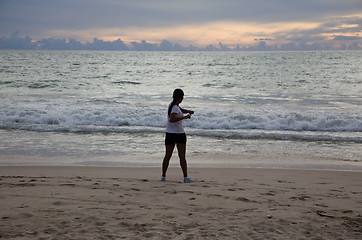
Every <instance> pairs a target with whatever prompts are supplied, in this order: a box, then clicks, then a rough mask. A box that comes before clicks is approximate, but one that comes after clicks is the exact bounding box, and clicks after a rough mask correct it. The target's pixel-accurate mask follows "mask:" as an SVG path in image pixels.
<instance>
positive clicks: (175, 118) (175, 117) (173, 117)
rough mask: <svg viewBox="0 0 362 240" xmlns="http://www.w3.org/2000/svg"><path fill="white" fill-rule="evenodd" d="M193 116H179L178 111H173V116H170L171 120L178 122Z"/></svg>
mask: <svg viewBox="0 0 362 240" xmlns="http://www.w3.org/2000/svg"><path fill="white" fill-rule="evenodd" d="M190 118H191V115H190V114H189V115H186V116H183V117H177V113H171V116H170V122H178V121H181V120H184V119H190Z"/></svg>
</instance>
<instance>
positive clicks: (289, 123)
mask: <svg viewBox="0 0 362 240" xmlns="http://www.w3.org/2000/svg"><path fill="white" fill-rule="evenodd" d="M186 126H189V127H193V128H202V129H264V130H291V131H333V132H361V131H362V115H357V114H346V113H330V112H289V111H239V112H236V111H217V112H214V111H209V112H205V113H202V114H201V115H200V116H195V118H194V119H193V121H190V122H187V123H186Z"/></svg>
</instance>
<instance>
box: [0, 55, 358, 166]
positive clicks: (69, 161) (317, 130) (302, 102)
mask: <svg viewBox="0 0 362 240" xmlns="http://www.w3.org/2000/svg"><path fill="white" fill-rule="evenodd" d="M361 59H362V51H325V52H324V51H316V52H313V51H312V52H98V51H0V62H1V64H0V86H1V88H0V134H1V138H0V165H97V166H98V165H103V166H157V167H158V166H160V164H161V162H162V158H163V154H164V131H165V124H166V118H167V105H168V104H169V103H170V102H171V100H172V92H173V90H174V89H175V88H182V89H183V90H184V92H185V99H184V101H183V103H182V104H181V106H182V107H184V108H187V109H192V110H194V111H195V114H194V115H193V117H192V119H190V120H185V121H184V127H185V130H186V133H187V136H188V145H187V159H188V163H189V165H190V166H199V167H268V168H307V169H338V170H358V171H362V64H361ZM174 156H175V157H174V158H173V160H172V162H173V164H174V165H178V160H177V153H176V150H175V154H174ZM131 160H132V161H131Z"/></svg>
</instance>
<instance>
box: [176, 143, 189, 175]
mask: <svg viewBox="0 0 362 240" xmlns="http://www.w3.org/2000/svg"><path fill="white" fill-rule="evenodd" d="M177 151H178V156H179V158H180V165H181V169H182V172H183V174H184V177H187V162H186V144H185V143H178V144H177Z"/></svg>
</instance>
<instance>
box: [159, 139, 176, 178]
mask: <svg viewBox="0 0 362 240" xmlns="http://www.w3.org/2000/svg"><path fill="white" fill-rule="evenodd" d="M174 148H175V145H166V154H165V157H164V159H163V163H162V176H163V177H166V172H167V168H168V164H169V163H170V159H171V157H172V152H173V149H174Z"/></svg>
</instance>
